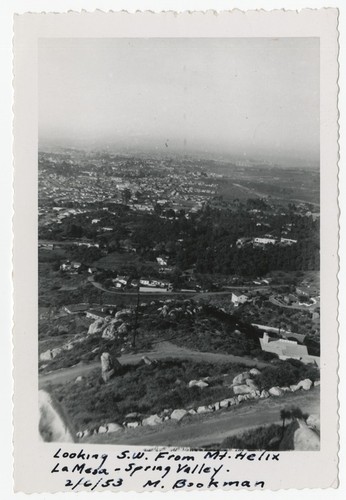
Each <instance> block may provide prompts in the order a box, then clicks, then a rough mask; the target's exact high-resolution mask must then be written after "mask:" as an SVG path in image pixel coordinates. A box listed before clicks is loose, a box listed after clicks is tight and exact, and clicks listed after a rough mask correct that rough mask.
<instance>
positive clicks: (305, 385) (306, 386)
mask: <svg viewBox="0 0 346 500" xmlns="http://www.w3.org/2000/svg"><path fill="white" fill-rule="evenodd" d="M311 386H312V381H311V380H310V379H309V378H306V379H304V380H301V381H300V382H298V384H297V387H298V389H303V390H304V391H309V390H310V389H311Z"/></svg>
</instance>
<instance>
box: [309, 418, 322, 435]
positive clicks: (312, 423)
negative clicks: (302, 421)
mask: <svg viewBox="0 0 346 500" xmlns="http://www.w3.org/2000/svg"><path fill="white" fill-rule="evenodd" d="M306 425H307V426H308V427H310V428H311V429H315V430H316V431H318V432H320V430H321V424H320V417H319V416H318V415H313V414H312V415H309V416H308V418H307V420H306Z"/></svg>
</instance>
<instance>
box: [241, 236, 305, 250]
mask: <svg viewBox="0 0 346 500" xmlns="http://www.w3.org/2000/svg"><path fill="white" fill-rule="evenodd" d="M296 243H297V240H294V239H291V238H275V237H274V236H272V235H270V234H266V235H265V236H256V237H254V238H251V237H244V238H238V239H237V241H236V245H237V247H238V248H242V247H244V246H248V245H253V246H254V247H265V246H266V245H280V246H291V245H295V244H296Z"/></svg>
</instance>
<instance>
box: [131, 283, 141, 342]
mask: <svg viewBox="0 0 346 500" xmlns="http://www.w3.org/2000/svg"><path fill="white" fill-rule="evenodd" d="M139 287H140V280H139V281H138V286H137V303H136V309H135V324H134V326H133V337H132V347H136V335H137V327H138V312H139Z"/></svg>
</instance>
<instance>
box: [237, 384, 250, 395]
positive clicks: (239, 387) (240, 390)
mask: <svg viewBox="0 0 346 500" xmlns="http://www.w3.org/2000/svg"><path fill="white" fill-rule="evenodd" d="M251 391H252V389H251V387H249V386H248V385H247V384H241V385H235V386H234V387H233V392H234V394H247V393H249V392H251Z"/></svg>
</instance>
